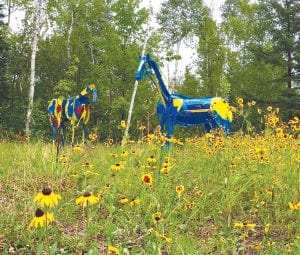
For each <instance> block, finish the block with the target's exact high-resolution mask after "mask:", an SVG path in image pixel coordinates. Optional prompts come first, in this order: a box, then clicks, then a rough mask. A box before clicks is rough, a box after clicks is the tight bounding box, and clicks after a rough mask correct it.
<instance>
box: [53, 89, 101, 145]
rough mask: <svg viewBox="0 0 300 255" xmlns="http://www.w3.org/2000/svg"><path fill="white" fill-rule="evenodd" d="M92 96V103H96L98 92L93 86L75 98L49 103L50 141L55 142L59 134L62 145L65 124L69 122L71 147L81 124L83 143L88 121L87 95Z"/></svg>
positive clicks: (60, 99) (60, 98) (57, 99)
mask: <svg viewBox="0 0 300 255" xmlns="http://www.w3.org/2000/svg"><path fill="white" fill-rule="evenodd" d="M90 94H92V97H93V102H96V100H97V97H98V92H97V89H96V87H95V85H94V84H90V85H88V86H87V87H86V88H85V89H84V90H82V91H81V92H80V94H78V95H77V96H74V97H70V98H68V99H64V98H62V97H59V98H55V99H52V100H50V101H49V105H48V116H49V120H50V125H51V127H52V140H53V141H55V140H57V134H60V135H61V136H60V138H61V139H60V140H61V142H62V145H64V142H65V128H66V123H67V122H70V123H71V126H72V145H73V143H74V132H75V128H76V127H78V126H79V124H80V123H82V128H83V142H85V140H86V138H87V135H88V131H87V127H86V124H87V123H88V121H89V119H90V109H89V97H88V96H89V95H90Z"/></svg>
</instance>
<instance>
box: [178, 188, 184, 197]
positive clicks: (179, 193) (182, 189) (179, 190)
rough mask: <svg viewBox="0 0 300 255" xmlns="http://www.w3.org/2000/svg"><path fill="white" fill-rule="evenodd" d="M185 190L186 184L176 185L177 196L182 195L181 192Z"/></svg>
mask: <svg viewBox="0 0 300 255" xmlns="http://www.w3.org/2000/svg"><path fill="white" fill-rule="evenodd" d="M183 191H184V186H183V185H178V186H176V193H177V196H178V197H180V196H181V193H182V192H183Z"/></svg>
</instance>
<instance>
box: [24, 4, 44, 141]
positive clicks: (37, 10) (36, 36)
mask: <svg viewBox="0 0 300 255" xmlns="http://www.w3.org/2000/svg"><path fill="white" fill-rule="evenodd" d="M34 8H35V9H34V13H35V14H34V16H35V17H34V19H35V24H34V34H33V39H32V45H31V62H30V85H29V94H28V109H27V116H26V124H25V135H26V136H27V138H28V139H29V138H30V131H31V130H30V125H31V122H32V111H33V98H34V88H35V58H36V52H37V50H38V41H39V35H40V23H41V22H40V21H41V9H42V0H35V1H34Z"/></svg>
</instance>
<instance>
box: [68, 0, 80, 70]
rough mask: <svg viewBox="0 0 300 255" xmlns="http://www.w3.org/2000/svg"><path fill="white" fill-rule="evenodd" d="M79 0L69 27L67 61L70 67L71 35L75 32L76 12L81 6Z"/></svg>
mask: <svg viewBox="0 0 300 255" xmlns="http://www.w3.org/2000/svg"><path fill="white" fill-rule="evenodd" d="M79 4H80V2H79V0H78V1H77V3H76V6H75V10H73V11H72V14H71V24H70V27H69V30H68V38H67V61H68V68H69V67H70V65H71V45H70V43H71V35H72V32H73V27H74V19H75V15H76V12H77V10H78V7H79Z"/></svg>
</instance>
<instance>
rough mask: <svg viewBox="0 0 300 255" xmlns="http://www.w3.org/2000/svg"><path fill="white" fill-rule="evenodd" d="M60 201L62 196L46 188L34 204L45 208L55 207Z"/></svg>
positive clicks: (35, 199) (38, 195)
mask: <svg viewBox="0 0 300 255" xmlns="http://www.w3.org/2000/svg"><path fill="white" fill-rule="evenodd" d="M59 199H61V196H60V195H57V194H54V192H52V190H51V189H50V188H48V187H46V188H43V190H42V192H40V193H38V194H37V195H36V197H35V198H34V199H33V202H36V203H39V204H40V205H41V206H43V207H54V206H56V205H58V200H59Z"/></svg>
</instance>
